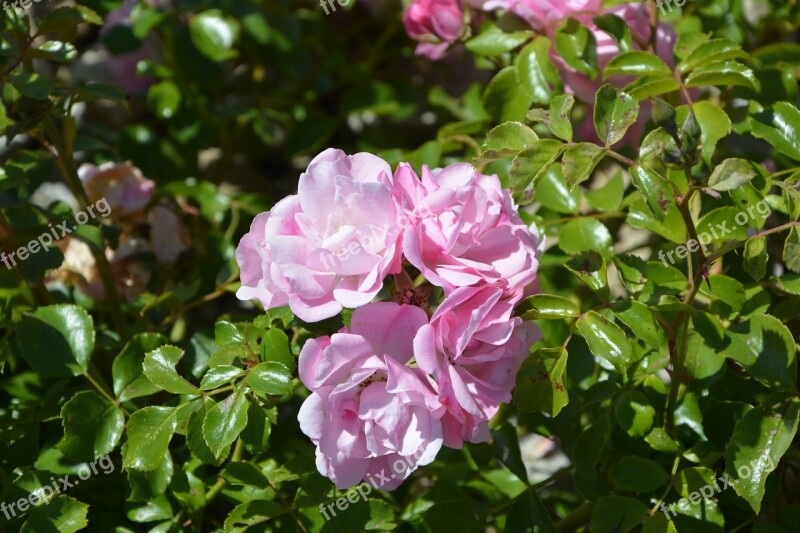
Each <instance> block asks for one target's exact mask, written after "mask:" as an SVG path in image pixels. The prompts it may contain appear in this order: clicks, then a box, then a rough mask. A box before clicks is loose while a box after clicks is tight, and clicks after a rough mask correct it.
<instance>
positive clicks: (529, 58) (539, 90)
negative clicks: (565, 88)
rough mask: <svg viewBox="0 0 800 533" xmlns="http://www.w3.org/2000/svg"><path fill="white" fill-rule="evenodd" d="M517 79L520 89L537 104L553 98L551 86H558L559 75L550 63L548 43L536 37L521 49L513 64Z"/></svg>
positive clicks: (542, 38)
mask: <svg viewBox="0 0 800 533" xmlns="http://www.w3.org/2000/svg"><path fill="white" fill-rule="evenodd" d="M515 68H516V70H517V78H518V80H519V82H520V84H521V85H522V89H523V90H524V91H525V92H526V93H527V95H528V96H529V97H530V99H531V101H532V102H534V103H537V104H546V103H548V102H550V101H551V100H552V98H553V89H552V88H551V85H556V84H558V81H559V75H558V71H557V70H556V68H555V67H554V66H553V63H552V61H550V41H549V40H548V39H547V38H546V37H541V36H540V37H536V39H534V41H533V42H532V43H530V44H528V45H526V46H525V48H523V49H522V50H521V51H520V53H519V55H517V59H516V62H515Z"/></svg>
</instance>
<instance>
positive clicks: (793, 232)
mask: <svg viewBox="0 0 800 533" xmlns="http://www.w3.org/2000/svg"><path fill="white" fill-rule="evenodd" d="M783 263H784V264H785V265H786V268H788V269H789V270H791V271H792V272H797V273H800V228H798V227H797V226H794V227H792V229H790V230H789V235H788V236H787V237H786V243H785V244H784V245H783Z"/></svg>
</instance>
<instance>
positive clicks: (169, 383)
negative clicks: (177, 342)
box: [144, 346, 200, 395]
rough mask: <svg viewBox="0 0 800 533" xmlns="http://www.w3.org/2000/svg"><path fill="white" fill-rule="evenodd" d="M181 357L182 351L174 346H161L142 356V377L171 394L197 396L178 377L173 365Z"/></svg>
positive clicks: (193, 390) (189, 384)
mask: <svg viewBox="0 0 800 533" xmlns="http://www.w3.org/2000/svg"><path fill="white" fill-rule="evenodd" d="M181 357H183V350H181V349H180V348H177V347H175V346H162V347H160V348H156V349H155V350H153V351H152V352H150V353H148V354H146V355H145V356H144V375H145V376H147V379H149V380H150V381H151V382H152V383H153V385H155V386H156V387H159V388H161V389H164V390H165V391H167V392H171V393H172V394H193V395H198V394H200V391H199V390H198V389H197V387H195V386H194V385H192V384H191V383H189V382H188V381H186V380H185V379H183V378H182V377H181V376H179V375H178V371H177V370H175V365H177V364H178V361H180V360H181Z"/></svg>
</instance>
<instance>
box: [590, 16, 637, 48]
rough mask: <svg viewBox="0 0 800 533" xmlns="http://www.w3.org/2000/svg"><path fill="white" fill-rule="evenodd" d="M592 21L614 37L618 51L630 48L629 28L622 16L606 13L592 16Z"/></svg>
mask: <svg viewBox="0 0 800 533" xmlns="http://www.w3.org/2000/svg"><path fill="white" fill-rule="evenodd" d="M592 21H593V22H594V23H595V24H596V25H597V27H598V28H600V29H601V30H603V31H604V32H606V33H607V34H608V35H610V36H611V38H612V39H614V41H615V42H616V43H617V47H618V48H619V51H620V52H623V53H624V52H627V51H628V50H630V49H631V40H632V39H631V29H630V27H629V26H628V23H627V22H625V20H624V19H623V18H622V17H619V16H617V15H614V14H612V13H606V14H603V15H596V16H594V17H592Z"/></svg>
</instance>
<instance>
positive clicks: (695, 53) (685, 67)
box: [678, 39, 748, 74]
mask: <svg viewBox="0 0 800 533" xmlns="http://www.w3.org/2000/svg"><path fill="white" fill-rule="evenodd" d="M747 57H748V55H747V53H746V52H744V51H743V50H742V49H741V47H740V46H739V45H738V44H736V43H735V42H733V41H731V40H729V39H711V40H710V41H706V42H704V43H701V44H699V45H698V46H697V47H696V48H694V50H692V52H691V53H690V54H689V55H688V56H687V57H686V59H684V60H683V61H681V62H680V63H679V64H678V72H679V73H681V74H683V73H686V72H690V71H692V70H694V69H696V68H698V67H702V66H705V65H708V64H711V63H714V62H717V61H724V60H728V59H746V58H747Z"/></svg>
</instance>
